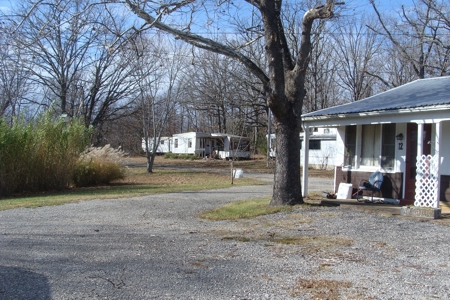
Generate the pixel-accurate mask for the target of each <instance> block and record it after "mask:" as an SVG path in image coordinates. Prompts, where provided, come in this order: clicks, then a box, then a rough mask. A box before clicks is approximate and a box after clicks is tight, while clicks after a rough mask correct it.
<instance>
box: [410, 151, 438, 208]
mask: <svg viewBox="0 0 450 300" xmlns="http://www.w3.org/2000/svg"><path fill="white" fill-rule="evenodd" d="M416 170H417V173H416V195H415V199H414V205H415V206H422V207H432V208H439V197H438V196H439V195H438V184H439V173H438V170H439V159H438V156H437V155H434V156H432V155H421V156H417V163H416Z"/></svg>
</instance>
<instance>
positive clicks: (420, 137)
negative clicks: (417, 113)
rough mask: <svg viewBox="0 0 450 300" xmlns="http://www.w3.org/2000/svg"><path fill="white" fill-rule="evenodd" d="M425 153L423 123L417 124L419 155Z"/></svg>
mask: <svg viewBox="0 0 450 300" xmlns="http://www.w3.org/2000/svg"><path fill="white" fill-rule="evenodd" d="M422 154H423V123H420V124H417V156H418V157H419V156H422Z"/></svg>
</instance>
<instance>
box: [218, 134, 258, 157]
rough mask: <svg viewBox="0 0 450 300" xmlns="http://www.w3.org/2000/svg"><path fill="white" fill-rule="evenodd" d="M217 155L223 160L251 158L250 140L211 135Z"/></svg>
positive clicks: (239, 137) (234, 136)
mask: <svg viewBox="0 0 450 300" xmlns="http://www.w3.org/2000/svg"><path fill="white" fill-rule="evenodd" d="M211 138H212V139H213V140H214V142H213V143H214V145H215V147H214V151H215V155H216V157H218V158H221V159H230V158H245V159H248V158H250V139H249V138H247V137H243V136H238V135H232V134H226V133H211Z"/></svg>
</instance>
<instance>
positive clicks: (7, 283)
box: [0, 266, 51, 300]
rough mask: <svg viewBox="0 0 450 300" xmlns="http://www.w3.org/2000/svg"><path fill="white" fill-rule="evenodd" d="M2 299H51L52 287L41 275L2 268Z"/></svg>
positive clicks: (0, 289) (0, 284) (0, 285)
mask: <svg viewBox="0 0 450 300" xmlns="http://www.w3.org/2000/svg"><path fill="white" fill-rule="evenodd" d="M0 299H36V300H37V299H39V300H41V299H42V300H44V299H51V293H50V286H49V283H48V280H47V278H46V277H45V276H43V275H41V274H38V273H34V272H31V271H28V270H26V269H24V268H17V267H5V266H0Z"/></svg>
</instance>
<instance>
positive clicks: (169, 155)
mask: <svg viewBox="0 0 450 300" xmlns="http://www.w3.org/2000/svg"><path fill="white" fill-rule="evenodd" d="M164 158H167V159H184V160H194V159H199V158H200V156H198V154H175V153H172V152H169V153H166V154H164Z"/></svg>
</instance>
